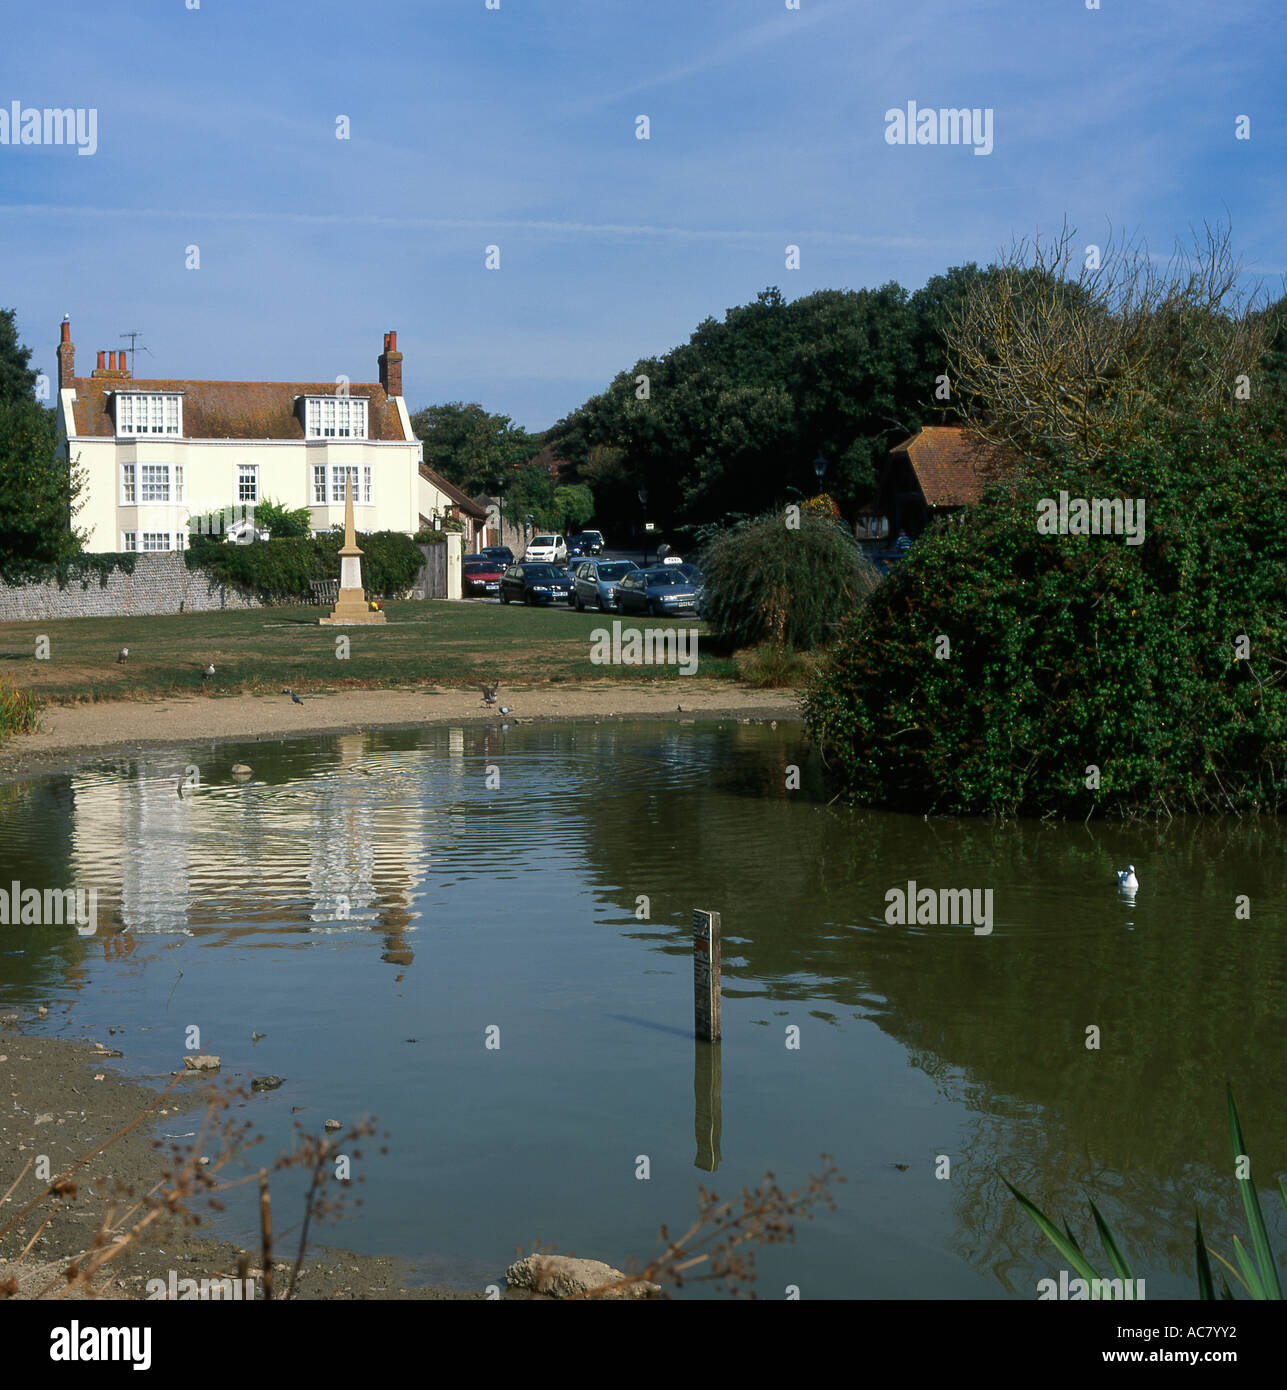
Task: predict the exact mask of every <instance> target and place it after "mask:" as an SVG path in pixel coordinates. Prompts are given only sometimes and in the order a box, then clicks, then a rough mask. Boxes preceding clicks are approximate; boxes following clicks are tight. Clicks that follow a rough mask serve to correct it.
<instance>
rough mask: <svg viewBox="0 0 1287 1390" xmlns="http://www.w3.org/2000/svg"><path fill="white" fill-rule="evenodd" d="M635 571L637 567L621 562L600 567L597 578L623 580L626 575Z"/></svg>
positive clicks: (625, 561)
mask: <svg viewBox="0 0 1287 1390" xmlns="http://www.w3.org/2000/svg"><path fill="white" fill-rule="evenodd" d="M636 569H638V566H637V565H632V564H630V562H629V561H628V560H622V561H621V562H620V563H618V564H615V565H600V566H599V578H600V579H624V578H625V577H626V575H628V574H630V573H632V572H633V571H634V570H636Z"/></svg>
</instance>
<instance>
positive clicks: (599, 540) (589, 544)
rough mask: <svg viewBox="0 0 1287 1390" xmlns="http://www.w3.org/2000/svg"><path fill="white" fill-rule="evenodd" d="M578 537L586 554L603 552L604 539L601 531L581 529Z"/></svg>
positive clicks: (600, 553)
mask: <svg viewBox="0 0 1287 1390" xmlns="http://www.w3.org/2000/svg"><path fill="white" fill-rule="evenodd" d="M580 539H581V543H582V545H584V546H585V553H586V554H587V555H602V554H603V545H604V541H603V532H602V531H582V532H581V537H580Z"/></svg>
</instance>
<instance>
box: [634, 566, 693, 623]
mask: <svg viewBox="0 0 1287 1390" xmlns="http://www.w3.org/2000/svg"><path fill="white" fill-rule="evenodd" d="M617 603H618V605H619V606H620V608H621V611H622V612H623V613H648V614H651V615H652V616H653V617H655V618H660V617H664V616H674V617H682V616H684V615H686V614H689V613H693V612H695V611H696V609H697V589H696V587H695V586H694V585H693V584H690V583H689V582H688V580H687V578H686V577H685V576H684V575H682V574H680V573H679V571H678V570H677V569H676V568H675V567H674V566H673V565H654V566H653V567H652V569H646V570H637V571H635V572H634V573H633V574H628V575H626V577H625V578H624V579H623V580H622V581H621V582H620V583H619V584H618V585H617Z"/></svg>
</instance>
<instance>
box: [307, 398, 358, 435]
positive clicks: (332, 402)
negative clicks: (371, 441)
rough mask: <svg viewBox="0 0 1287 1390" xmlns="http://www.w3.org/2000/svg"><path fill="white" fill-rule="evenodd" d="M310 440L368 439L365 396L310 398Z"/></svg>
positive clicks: (308, 414)
mask: <svg viewBox="0 0 1287 1390" xmlns="http://www.w3.org/2000/svg"><path fill="white" fill-rule="evenodd" d="M304 437H305V438H306V439H365V438H366V397H365V396H306V397H305V398H304Z"/></svg>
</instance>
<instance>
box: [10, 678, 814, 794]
mask: <svg viewBox="0 0 1287 1390" xmlns="http://www.w3.org/2000/svg"><path fill="white" fill-rule="evenodd" d="M498 704H500V705H505V706H510V707H512V709H513V713H512V714H509V715H506V716H502V715H500V714H498V713H496V712H495V711H494V710H490V709H488V708H487V707H486V706H485V705H484V704H483V702H482V697H481V695H480V693H479V692H478V691H476V690H473V691H462V690H445V689H442V688H439V687H425V688H424V689H420V690H345V691H339V692H336V693H335V694H331V695H310V696H306V697H305V698H304V703H303V704H301V705H297V704H295V703H294V702H293V701H292V700H291V698H290V696H289V695H279V696H272V695H231V696H227V697H222V698H213V699H207V698H198V697H195V696H193V697H185V698H177V697H176V698H171V699H165V700H147V701H144V700H137V701H136V700H121V701H110V702H103V703H99V704H85V705H49V706H46V708H45V709H44V710H43V711H42V712H41V723H42V727H41V730H40V732H38V733H35V734H15V735H13V736H12V737H10V738H8V739H6V740H5V741H4V742H3V743H0V779H2V780H12V779H14V778H18V777H28V776H37V775H39V774H41V773H46V772H56V771H65V770H67V769H69V768H71V767H75V766H77V765H78V764H80V763H82V762H85V761H86V760H87V759H89V758H92V757H95V756H98V755H102V754H109V753H121V752H129V751H135V750H138V749H141V748H154V747H160V746H163V745H166V744H175V743H180V744H187V743H215V742H238V741H240V742H254V741H261V740H269V739H281V738H302V737H307V736H308V735H311V734H335V733H351V732H361V731H362V730H363V729H377V728H417V727H419V726H421V725H429V724H448V723H450V724H459V723H481V724H495V723H498V722H500V720H501V719H502V718H505V719H508V721H509V722H510V723H511V724H514V723H518V724H521V723H525V722H535V721H538V720H569V719H570V720H607V719H660V718H664V719H674V720H676V721H679V722H683V721H684V720H686V719H743V720H747V721H751V720H773V719H779V720H787V719H799V717H800V709H799V702H798V697H797V695H796V692H795V691H792V690H746V689H742V688H740V687H738V686H733V685H729V684H728V683H727V682H720V681H683V682H671V681H668V682H666V683H665V684H664V685H657V684H653V685H647V684H640V685H626V684H623V683H620V682H612V681H604V682H597V683H594V684H583V685H575V686H566V687H558V686H544V687H539V688H534V689H529V690H524V689H523V688H521V687H514V688H512V689H510V688H506V687H504V686H502V687H501V690H500V693H499V699H498Z"/></svg>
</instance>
